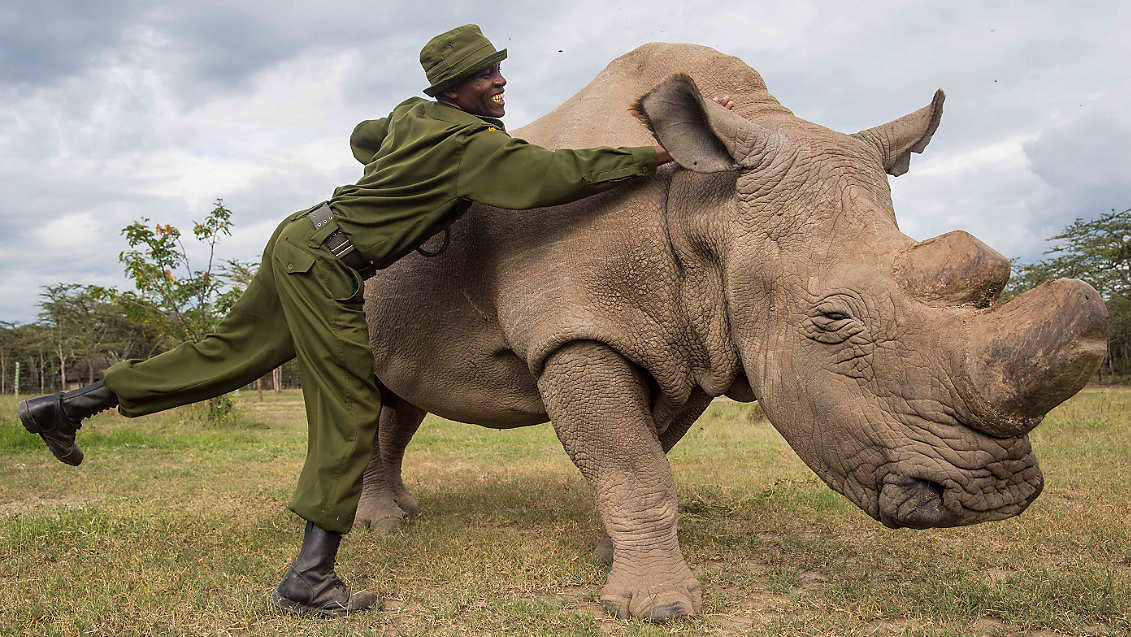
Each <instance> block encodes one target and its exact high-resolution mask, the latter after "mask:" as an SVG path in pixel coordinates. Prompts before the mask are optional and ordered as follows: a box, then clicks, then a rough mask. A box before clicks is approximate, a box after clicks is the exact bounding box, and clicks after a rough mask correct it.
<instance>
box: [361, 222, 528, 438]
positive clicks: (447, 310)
mask: <svg viewBox="0 0 1131 637" xmlns="http://www.w3.org/2000/svg"><path fill="white" fill-rule="evenodd" d="M462 225H466V224H462V223H461V222H457V224H456V226H454V227H453V237H452V244H451V247H450V248H449V249H448V250H447V251H446V252H444V253H443V254H441V255H440V256H438V257H434V258H425V257H423V256H421V255H419V254H411V255H409V256H406V257H404V258H402V259H401V260H400V261H398V262H396V263H395V264H393V265H392V266H390V267H389V268H388V269H386V270H384V271H382V272H380V273H379V274H378V275H377V276H376V277H374V278H372V279H370V280H369V281H367V282H366V290H365V296H366V304H365V312H366V318H367V321H368V323H369V335H370V342H371V344H372V346H373V357H374V372H375V373H376V375H377V378H378V379H379V380H380V381H381V383H382V384H383V385H385V386H386V387H387V388H388V389H390V390H391V391H392V392H393V393H395V394H397V395H398V396H400V397H401V398H404V399H405V400H407V401H408V402H409V403H411V404H413V405H416V406H417V407H420V408H422V409H425V410H427V411H429V412H431V413H434V414H437V415H439V416H442V417H444V418H448V419H450V420H456V421H460V422H467V423H472V424H478V425H485V426H489V427H498V428H506V427H518V426H523V425H533V424H538V423H542V422H545V421H546V420H547V416H546V413H545V408H544V406H543V405H542V400H541V397H540V395H539V393H538V389H537V386H536V381H535V378H534V377H533V376H532V374H531V373H530V370H529V368H528V366H527V365H526V363H525V362H524V361H523V360H522V359H520V358H519V357H518V356H517V355H515V353H514V352H513V351H512V350H511V349H510V348H509V347H508V346H507V343H506V341H505V339H504V337H503V332H502V330H501V329H500V326H499V321H498V316H497V314H496V312H495V310H494V307H493V303H492V301H491V297H492V294H491V291H490V287H489V283H490V281H489V279H490V277H484V276H483V275H482V273H483V270H482V268H477V267H473V266H474V262H475V261H476V260H477V259H476V255H475V254H473V252H474V251H473V250H472V249H471V246H473V245H474V242H473V241H472V240H471V237H469V236H468V234H471V233H469V232H468V231H467V228H462V227H460V226H462ZM473 273H478V274H473Z"/></svg>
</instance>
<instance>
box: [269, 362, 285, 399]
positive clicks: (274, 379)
mask: <svg viewBox="0 0 1131 637" xmlns="http://www.w3.org/2000/svg"><path fill="white" fill-rule="evenodd" d="M271 383H272V384H273V385H274V387H275V393H276V394H277V393H279V392H281V391H283V368H282V367H276V368H275V369H273V370H271Z"/></svg>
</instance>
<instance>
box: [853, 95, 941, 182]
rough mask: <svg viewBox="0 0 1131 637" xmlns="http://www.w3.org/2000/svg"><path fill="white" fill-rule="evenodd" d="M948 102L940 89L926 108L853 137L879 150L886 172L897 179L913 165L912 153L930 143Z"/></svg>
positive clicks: (919, 150) (921, 150)
mask: <svg viewBox="0 0 1131 637" xmlns="http://www.w3.org/2000/svg"><path fill="white" fill-rule="evenodd" d="M945 99H946V94H945V93H943V92H942V89H939V90H937V91H935V96H934V98H933V99H932V100H931V103H930V104H928V105H927V106H924V107H923V108H921V109H919V110H917V111H915V112H914V113H911V114H909V115H904V116H903V117H901V118H899V119H897V120H894V121H891V122H888V123H887V124H881V125H880V126H876V127H875V128H869V129H868V130H862V131H860V132H859V133H856V134H854V135H853V137H855V138H857V139H859V140H861V141H864V142H866V143H868V144H870V145H871V146H872V147H873V148H875V149H876V150H877V151H879V153H880V161H881V163H882V164H883V166H884V170H885V171H887V173H888V174H889V175H891V176H893V177H898V176H900V175H902V174H903V173H905V172H907V169H908V168H909V167H910V166H911V153H921V152H923V149H925V148H926V147H927V144H928V143H929V142H930V141H931V136H932V135H934V134H935V129H937V128H938V127H939V121H940V120H941V119H942V107H943V100H945Z"/></svg>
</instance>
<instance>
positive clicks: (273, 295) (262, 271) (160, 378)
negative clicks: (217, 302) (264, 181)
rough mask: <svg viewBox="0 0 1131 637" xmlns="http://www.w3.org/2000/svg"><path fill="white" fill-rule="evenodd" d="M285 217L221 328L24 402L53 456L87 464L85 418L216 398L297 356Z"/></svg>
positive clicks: (32, 426) (28, 424)
mask: <svg viewBox="0 0 1131 637" xmlns="http://www.w3.org/2000/svg"><path fill="white" fill-rule="evenodd" d="M301 216H302V213H296V214H295V215H292V216H291V217H290V219H288V220H287V221H285V222H283V224H281V225H280V226H279V229H277V230H276V231H275V234H274V235H273V236H272V237H271V239H270V240H269V241H268V242H267V246H266V247H265V248H264V250H263V265H261V266H260V268H259V271H258V272H257V273H256V275H255V278H253V279H252V280H251V283H249V284H248V286H247V290H245V291H244V293H243V295H241V296H240V298H239V300H238V301H236V303H235V304H234V305H233V306H232V309H231V311H230V312H229V313H228V315H227V316H226V317H225V318H224V320H222V321H221V322H220V324H219V325H218V326H217V327H216V330H215V331H214V332H213V333H211V334H208V335H207V336H205V337H204V338H203V339H201V340H200V341H197V342H195V343H184V344H182V345H179V346H177V347H175V348H173V349H171V350H169V351H167V352H165V353H163V354H160V355H158V356H155V357H153V358H150V359H148V360H144V361H138V360H130V361H123V362H121V363H118V364H117V365H114V366H113V367H111V368H110V369H108V370H106V374H105V379H104V380H103V381H100V382H97V383H95V384H93V385H88V386H86V387H82V388H80V389H76V390H72V391H69V392H58V393H55V394H48V395H46V396H39V397H38V398H31V399H28V400H23V401H20V405H19V414H20V421H21V422H22V423H23V425H24V428H25V429H27V430H28V431H29V432H31V433H35V434H39V435H40V436H41V437H42V438H43V440H44V442H46V443H47V447H48V448H49V449H51V452H52V453H53V454H55V457H56V458H58V459H59V460H61V461H62V462H65V463H67V464H70V465H78V464H79V463H80V462H82V459H83V453H82V450H80V449H79V448H78V445H76V444H75V432H76V431H77V430H78V429H79V427H81V426H82V421H83V420H84V419H86V418H89V417H91V416H93V415H95V414H97V413H98V412H100V411H103V410H106V409H109V408H111V407H118V411H120V412H121V413H122V415H124V416H130V417H132V416H141V415H144V414H151V413H154V412H157V411H162V410H165V409H169V408H171V407H177V406H179V405H186V404H189V403H194V402H197V401H201V400H205V399H207V398H213V397H215V396H219V395H221V394H224V393H227V392H229V391H232V390H233V389H236V388H238V387H242V386H243V385H246V384H247V383H250V382H251V381H253V380H255V379H256V378H259V377H260V376H263V375H264V374H266V373H267V372H269V371H271V370H272V369H274V368H276V367H278V366H279V365H282V364H283V363H285V362H286V361H289V360H290V359H292V358H294V344H293V343H292V342H291V335H290V332H289V331H288V328H287V324H286V322H285V320H284V319H283V311H282V307H281V306H280V304H279V295H278V293H277V291H276V289H275V280H274V273H273V272H272V270H271V266H270V260H271V253H272V249H273V246H274V244H275V240H276V239H277V237H278V234H279V232H280V231H281V229H282V228H283V227H285V226H286V225H287V224H288V223H290V221H291V220H293V219H295V218H298V217H301Z"/></svg>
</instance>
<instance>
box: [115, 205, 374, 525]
mask: <svg viewBox="0 0 1131 637" xmlns="http://www.w3.org/2000/svg"><path fill="white" fill-rule="evenodd" d="M306 212H308V211H303V212H299V213H295V214H294V215H291V216H290V217H289V218H287V220H286V221H284V222H283V223H282V224H281V225H280V226H279V227H278V228H277V229H276V230H275V233H274V234H273V235H272V237H271V239H270V241H268V243H267V246H266V248H264V250H263V263H262V264H261V265H260V267H259V271H258V272H257V273H256V275H255V278H254V279H252V281H251V283H250V284H249V285H248V287H247V291H245V292H244V293H243V295H242V296H241V297H240V298H239V300H238V301H237V302H236V303H235V305H233V306H232V310H231V312H230V313H229V314H228V316H227V317H225V318H224V320H223V321H221V323H220V324H219V325H218V326H217V328H216V331H215V332H214V333H212V334H209V335H207V336H205V337H204V338H203V339H201V340H200V341H198V342H196V343H185V344H183V345H180V346H179V347H176V348H175V349H172V350H169V351H168V352H165V353H163V354H160V355H159V356H155V357H153V358H150V359H148V360H144V361H138V360H130V361H124V362H122V363H119V364H117V365H115V366H113V367H111V368H110V369H108V370H106V376H105V384H106V386H107V387H108V388H110V390H111V391H113V392H114V393H115V394H116V395H117V396H118V401H119V406H118V410H119V411H120V412H121V413H122V414H123V415H125V416H140V415H143V414H150V413H153V412H157V411H161V410H164V409H169V408H171V407H176V406H178V405H185V404H188V403H193V402H197V401H200V400H205V399H207V398H212V397H214V396H219V395H221V394H223V393H226V392H229V391H232V390H234V389H237V388H239V387H242V386H244V385H246V384H248V383H250V382H252V381H254V380H255V379H256V378H259V377H261V376H263V375H265V374H267V373H268V372H270V371H271V370H272V369H274V368H276V367H278V366H279V365H281V364H283V363H285V362H286V361H288V360H290V359H292V358H294V357H296V356H297V357H298V361H299V374H300V377H301V379H302V393H303V397H304V398H305V400H306V417H307V423H308V443H307V453H306V463H305V464H304V466H303V468H302V473H301V474H300V476H299V480H298V487H297V488H296V490H295V494H294V497H293V498H292V500H291V502H290V509H291V510H292V511H294V512H295V513H296V514H298V515H299V516H300V517H302V518H303V519H306V520H309V521H311V522H314V523H315V524H317V525H318V526H320V527H322V528H324V529H327V530H330V531H337V532H339V533H346V532H348V531H349V530H350V528H351V527H352V525H353V518H354V514H355V513H356V511H357V503H358V499H359V498H360V497H361V479H362V473H363V472H364V470H365V466H366V464H367V463H368V462H369V458H370V455H371V454H372V453H373V441H374V437H375V436H376V432H377V418H378V413H379V412H380V409H381V395H380V393H379V390H378V387H377V380H376V378H375V376H374V375H373V354H372V351H371V350H370V347H369V334H368V330H367V328H366V324H365V314H364V311H363V309H362V305H363V296H364V295H363V293H362V291H363V284H362V280H361V277H360V276H359V275H358V273H357V272H356V271H355V270H353V269H352V268H349V267H348V266H346V265H345V264H343V263H342V262H341V261H339V260H338V259H337V258H335V257H334V256H333V255H332V254H331V253H330V251H329V250H327V249H326V248H324V247H322V245H321V244H322V241H323V240H324V239H325V238H326V237H327V236H328V235H329V234H330V233H331V232H333V231H334V230H335V229H336V228H337V227H338V226H337V224H336V223H335V222H334V221H330V222H329V223H326V224H324V225H323V226H322V227H321V228H319V229H315V228H314V224H313V223H311V221H310V220H309V219H307V218H306V216H305V215H306Z"/></svg>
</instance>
